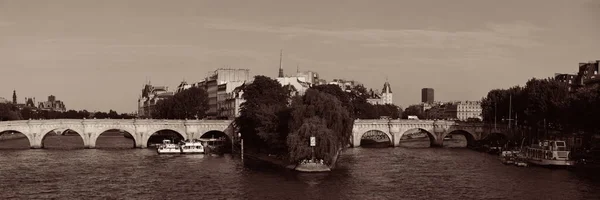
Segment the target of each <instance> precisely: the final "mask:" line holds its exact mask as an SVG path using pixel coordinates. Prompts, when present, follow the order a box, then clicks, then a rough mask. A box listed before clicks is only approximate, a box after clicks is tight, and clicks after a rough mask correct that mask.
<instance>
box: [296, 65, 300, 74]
mask: <svg viewBox="0 0 600 200" xmlns="http://www.w3.org/2000/svg"><path fill="white" fill-rule="evenodd" d="M296 73H300V64H298V65H296Z"/></svg>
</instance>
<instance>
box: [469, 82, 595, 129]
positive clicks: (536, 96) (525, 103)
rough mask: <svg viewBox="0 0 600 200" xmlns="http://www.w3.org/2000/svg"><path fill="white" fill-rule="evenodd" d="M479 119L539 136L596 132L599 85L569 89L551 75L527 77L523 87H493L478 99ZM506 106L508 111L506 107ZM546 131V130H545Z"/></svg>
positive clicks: (565, 84)
mask: <svg viewBox="0 0 600 200" xmlns="http://www.w3.org/2000/svg"><path fill="white" fill-rule="evenodd" d="M481 106H482V109H483V111H482V115H483V120H484V121H485V122H488V123H494V122H496V123H501V124H507V123H508V122H509V121H510V122H511V124H512V126H513V127H517V128H525V129H528V130H531V131H530V132H533V133H535V134H533V135H531V136H530V137H533V138H538V139H541V137H543V136H542V135H541V134H540V135H538V134H537V133H538V132H540V131H541V132H544V133H546V132H549V134H552V132H558V133H560V134H571V133H576V132H581V133H597V132H598V131H599V129H600V126H598V124H597V122H596V120H597V119H598V118H599V117H600V88H599V87H598V86H597V85H596V86H585V87H579V88H572V89H570V87H569V85H568V84H567V83H564V82H560V81H557V80H555V79H554V78H546V79H536V78H533V79H530V80H528V81H527V82H526V83H525V85H524V86H514V87H511V88H508V89H494V90H491V91H489V92H488V94H487V96H486V97H484V98H483V99H482V102H481ZM509 109H510V110H509ZM546 130H550V131H546Z"/></svg>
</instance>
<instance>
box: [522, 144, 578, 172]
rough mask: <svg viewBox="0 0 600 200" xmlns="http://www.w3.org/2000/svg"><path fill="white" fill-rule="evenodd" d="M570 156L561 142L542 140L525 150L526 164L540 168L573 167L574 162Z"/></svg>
mask: <svg viewBox="0 0 600 200" xmlns="http://www.w3.org/2000/svg"><path fill="white" fill-rule="evenodd" d="M570 154H571V152H570V151H568V150H567V146H566V144H565V141H561V140H544V141H542V142H540V143H539V144H537V145H533V146H531V147H528V148H526V150H525V157H526V159H527V162H529V163H531V164H534V165H541V166H573V165H574V164H575V161H574V160H572V159H571V158H570V157H571V155H570Z"/></svg>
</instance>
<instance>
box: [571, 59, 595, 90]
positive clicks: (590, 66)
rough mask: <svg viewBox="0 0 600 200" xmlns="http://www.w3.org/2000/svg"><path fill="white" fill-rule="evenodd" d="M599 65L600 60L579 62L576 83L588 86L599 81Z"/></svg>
mask: <svg viewBox="0 0 600 200" xmlns="http://www.w3.org/2000/svg"><path fill="white" fill-rule="evenodd" d="M599 66H600V60H596V61H590V62H587V63H579V73H577V78H576V82H577V84H579V85H583V86H589V85H597V84H598V83H600V75H598V68H599Z"/></svg>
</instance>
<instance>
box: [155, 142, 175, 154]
mask: <svg viewBox="0 0 600 200" xmlns="http://www.w3.org/2000/svg"><path fill="white" fill-rule="evenodd" d="M156 152H158V154H178V153H181V147H180V146H179V145H178V144H174V143H173V142H171V140H163V143H162V144H160V145H158V148H156Z"/></svg>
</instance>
